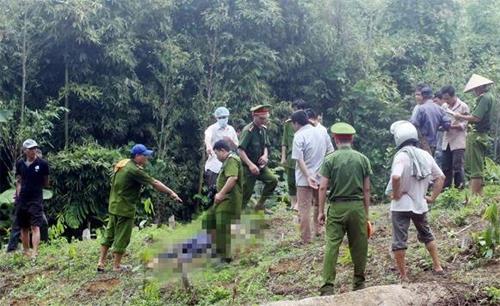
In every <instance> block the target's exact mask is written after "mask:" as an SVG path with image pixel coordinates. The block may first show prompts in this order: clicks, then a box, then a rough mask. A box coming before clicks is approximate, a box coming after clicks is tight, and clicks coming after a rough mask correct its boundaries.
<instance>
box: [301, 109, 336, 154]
mask: <svg viewBox="0 0 500 306" xmlns="http://www.w3.org/2000/svg"><path fill="white" fill-rule="evenodd" d="M305 112H306V114H307V118H308V119H309V122H310V123H311V124H312V125H313V126H314V127H315V128H317V129H318V130H320V131H321V134H322V136H323V138H324V140H325V142H326V144H327V146H328V148H327V153H330V152H333V151H334V148H333V144H332V138H331V137H330V135H329V134H328V130H327V129H326V127H325V126H324V125H322V124H321V120H320V118H319V116H318V114H316V112H315V111H313V110H312V109H310V108H308V109H306V110H305Z"/></svg>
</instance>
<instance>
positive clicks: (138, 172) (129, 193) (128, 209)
mask: <svg viewBox="0 0 500 306" xmlns="http://www.w3.org/2000/svg"><path fill="white" fill-rule="evenodd" d="M130 153H131V159H124V160H121V161H119V162H118V163H117V164H116V166H115V168H114V171H113V175H112V178H111V192H110V195H109V207H108V212H109V221H108V225H107V227H106V234H105V235H104V237H103V241H102V243H101V255H100V257H99V263H98V264H97V271H98V272H103V271H104V269H105V266H106V256H107V254H108V249H109V248H110V247H112V248H113V256H114V263H113V271H117V272H119V271H126V270H128V269H130V267H128V266H122V265H121V260H122V256H123V253H125V250H126V248H127V246H128V244H129V243H130V236H131V235H132V228H133V227H134V218H135V208H136V205H137V204H139V203H140V200H141V199H140V193H141V188H142V186H144V185H151V186H153V188H154V189H156V190H157V191H159V192H163V193H166V194H169V195H170V196H171V197H172V198H173V199H175V200H176V201H178V202H182V200H181V199H180V198H179V196H178V195H177V194H176V193H175V192H174V191H172V190H171V189H170V188H168V187H167V186H165V185H164V184H163V183H162V182H160V181H158V180H157V179H155V178H152V177H151V176H149V175H148V174H147V173H146V172H145V171H144V169H143V167H144V166H145V165H146V164H147V162H148V159H149V158H150V157H151V156H152V154H153V151H151V150H148V149H147V148H146V147H145V146H144V145H142V144H136V145H134V146H133V147H132V149H131V150H130Z"/></svg>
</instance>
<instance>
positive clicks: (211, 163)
mask: <svg viewBox="0 0 500 306" xmlns="http://www.w3.org/2000/svg"><path fill="white" fill-rule="evenodd" d="M214 117H215V119H217V122H216V123H214V124H212V125H211V126H209V127H208V128H207V129H206V130H205V147H206V150H207V156H208V159H207V162H206V163H205V183H206V185H207V187H208V188H209V193H211V192H210V191H212V193H213V191H215V183H216V180H217V175H218V174H219V172H220V169H221V167H222V163H221V162H220V161H219V160H218V159H217V156H216V155H215V153H214V151H213V146H214V144H215V143H216V142H217V141H219V140H225V141H226V142H227V143H228V144H229V146H230V148H231V150H236V148H237V147H238V136H237V135H236V131H235V130H234V128H233V127H232V126H230V125H229V124H228V119H229V110H228V109H227V108H225V107H218V108H217V109H216V110H215V112H214ZM213 194H215V193H213Z"/></svg>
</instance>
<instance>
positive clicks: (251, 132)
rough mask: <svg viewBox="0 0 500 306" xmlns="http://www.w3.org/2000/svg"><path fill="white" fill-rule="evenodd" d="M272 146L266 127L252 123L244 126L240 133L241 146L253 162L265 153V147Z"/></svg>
mask: <svg viewBox="0 0 500 306" xmlns="http://www.w3.org/2000/svg"><path fill="white" fill-rule="evenodd" d="M269 146H270V142H269V137H268V135H267V130H266V128H265V127H261V128H259V127H257V126H256V125H254V124H253V122H252V123H250V124H248V125H247V126H245V127H244V128H243V130H242V131H241V134H240V145H239V148H240V149H243V150H244V151H245V153H246V154H247V156H248V158H249V159H250V160H251V161H252V163H254V164H256V165H257V161H258V160H259V158H260V157H261V156H262V154H264V149H265V148H268V147H269Z"/></svg>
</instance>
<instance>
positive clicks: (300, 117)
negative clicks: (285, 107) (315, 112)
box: [292, 110, 309, 126]
mask: <svg viewBox="0 0 500 306" xmlns="http://www.w3.org/2000/svg"><path fill="white" fill-rule="evenodd" d="M292 122H293V123H298V124H300V125H302V126H304V125H307V124H308V123H309V121H308V117H307V114H306V112H305V111H303V110H298V111H295V112H293V114H292Z"/></svg>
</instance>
